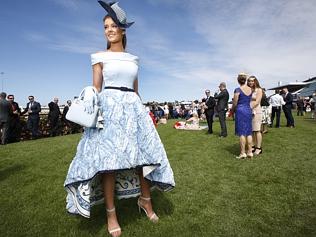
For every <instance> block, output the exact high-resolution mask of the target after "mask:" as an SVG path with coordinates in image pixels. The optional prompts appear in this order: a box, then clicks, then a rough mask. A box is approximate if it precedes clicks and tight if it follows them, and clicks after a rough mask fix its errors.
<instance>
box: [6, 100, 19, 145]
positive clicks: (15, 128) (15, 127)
mask: <svg viewBox="0 0 316 237" xmlns="http://www.w3.org/2000/svg"><path fill="white" fill-rule="evenodd" d="M7 98H8V101H9V103H10V105H11V108H12V113H11V115H10V126H9V130H8V142H18V141H20V136H21V123H20V114H21V109H20V107H19V104H18V103H16V102H15V101H14V95H8V97H7Z"/></svg>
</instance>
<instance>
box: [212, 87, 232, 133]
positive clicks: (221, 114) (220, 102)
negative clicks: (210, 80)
mask: <svg viewBox="0 0 316 237" xmlns="http://www.w3.org/2000/svg"><path fill="white" fill-rule="evenodd" d="M219 90H220V93H218V94H215V96H214V98H215V99H217V113H218V118H219V123H220V125H221V133H220V135H219V136H220V137H227V128H226V112H227V109H228V100H229V93H228V91H227V89H226V83H225V82H221V83H220V84H219Z"/></svg>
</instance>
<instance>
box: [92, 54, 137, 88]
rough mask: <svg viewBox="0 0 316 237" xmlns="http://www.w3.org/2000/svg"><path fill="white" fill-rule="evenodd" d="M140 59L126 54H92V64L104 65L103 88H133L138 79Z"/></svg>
mask: <svg viewBox="0 0 316 237" xmlns="http://www.w3.org/2000/svg"><path fill="white" fill-rule="evenodd" d="M138 61H139V60H138V57H137V56H135V55H132V54H130V53H126V52H109V51H106V52H99V53H94V54H91V64H92V65H94V64H97V63H102V65H103V66H102V67H103V69H102V74H103V87H104V86H117V87H128V88H133V83H134V81H135V79H137V77H138Z"/></svg>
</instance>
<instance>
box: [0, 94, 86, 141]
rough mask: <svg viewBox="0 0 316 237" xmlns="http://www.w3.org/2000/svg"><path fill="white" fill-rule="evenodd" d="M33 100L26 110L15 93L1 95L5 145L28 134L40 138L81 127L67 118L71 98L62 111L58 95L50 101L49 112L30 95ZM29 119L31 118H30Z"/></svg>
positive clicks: (0, 115) (0, 110)
mask: <svg viewBox="0 0 316 237" xmlns="http://www.w3.org/2000/svg"><path fill="white" fill-rule="evenodd" d="M28 100H29V102H28V103H27V104H26V106H25V109H23V110H21V107H20V106H19V104H18V103H17V102H15V101H14V95H12V94H9V95H7V94H6V93H5V92H2V93H1V94H0V129H1V131H0V132H1V144H2V145H5V144H7V143H12V142H18V141H20V140H22V139H25V138H26V137H30V139H37V138H39V137H45V136H56V135H61V134H69V133H76V132H80V131H81V127H80V126H79V125H76V124H74V123H72V122H70V121H68V120H67V119H66V114H67V112H68V110H69V106H71V100H68V101H67V105H66V106H65V107H64V109H63V110H62V112H61V110H60V107H59V105H58V98H54V99H53V101H51V102H50V103H49V104H48V108H49V112H48V114H41V111H42V106H41V104H40V103H39V102H37V101H35V98H34V96H33V95H30V96H29V97H28ZM26 118H27V119H26Z"/></svg>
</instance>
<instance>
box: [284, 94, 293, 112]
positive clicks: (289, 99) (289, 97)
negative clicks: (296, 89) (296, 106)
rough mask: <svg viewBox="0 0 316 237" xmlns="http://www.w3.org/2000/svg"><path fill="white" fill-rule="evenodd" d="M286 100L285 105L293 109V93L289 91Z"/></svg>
mask: <svg viewBox="0 0 316 237" xmlns="http://www.w3.org/2000/svg"><path fill="white" fill-rule="evenodd" d="M284 102H285V105H284V107H286V108H288V109H291V108H292V106H293V105H292V104H293V95H292V94H291V93H290V92H289V93H287V95H286V96H284Z"/></svg>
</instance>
